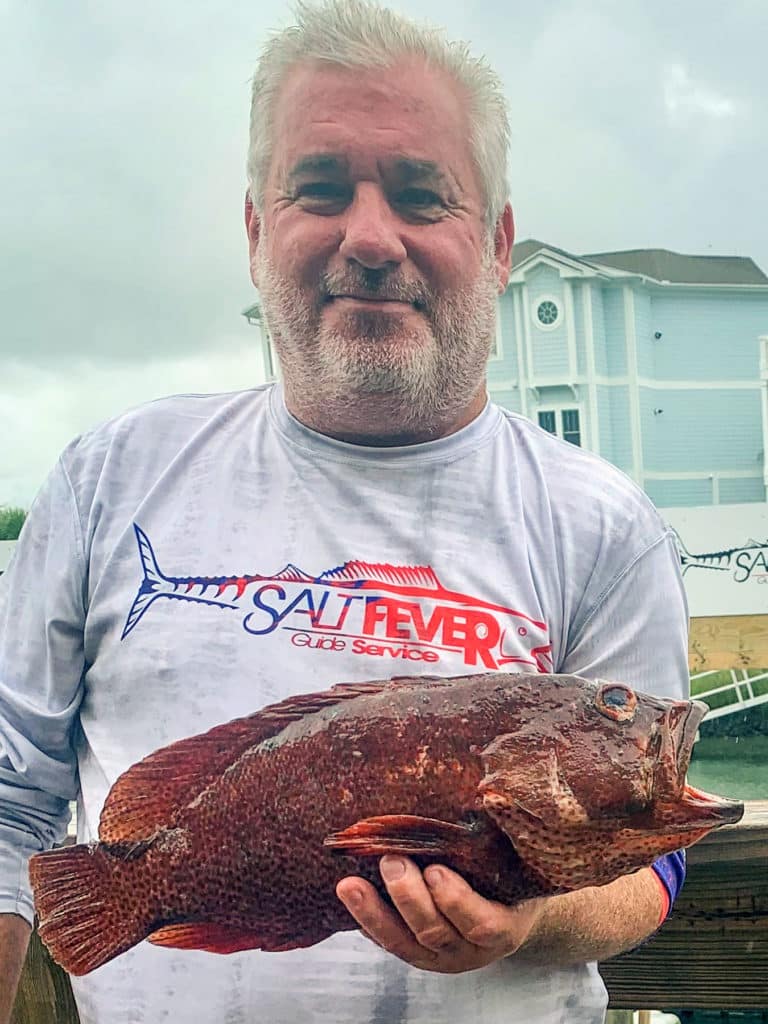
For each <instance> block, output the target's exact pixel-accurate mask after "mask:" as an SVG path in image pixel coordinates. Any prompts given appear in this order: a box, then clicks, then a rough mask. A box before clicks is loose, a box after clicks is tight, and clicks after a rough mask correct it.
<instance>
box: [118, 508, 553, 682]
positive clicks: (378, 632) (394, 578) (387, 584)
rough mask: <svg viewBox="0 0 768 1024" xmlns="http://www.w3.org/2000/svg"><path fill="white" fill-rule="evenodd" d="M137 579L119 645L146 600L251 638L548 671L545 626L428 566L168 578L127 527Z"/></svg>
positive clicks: (142, 539) (139, 535) (145, 540)
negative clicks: (191, 610)
mask: <svg viewBox="0 0 768 1024" xmlns="http://www.w3.org/2000/svg"><path fill="white" fill-rule="evenodd" d="M134 531H135V533H136V540H137V543H138V547H139V558H140V562H141V569H142V573H143V578H142V580H141V584H140V586H139V591H138V593H137V595H136V597H135V599H134V601H133V604H132V605H131V608H130V611H129V612H128V617H127V619H126V622H125V627H124V628H123V633H122V637H121V639H122V640H125V639H126V637H128V636H129V635H130V634H131V633H132V632H133V631H134V630H135V629H136V626H137V625H138V624H139V622H140V621H141V620H142V619H143V618H144V616H145V615H146V614H147V611H148V610H149V608H150V606H151V605H152V604H154V602H155V601H159V600H163V599H168V600H170V601H176V602H185V603H187V604H189V603H194V604H198V605H207V606H209V607H212V608H217V609H220V610H225V611H239V612H241V613H242V614H243V619H242V626H243V629H244V630H245V631H246V632H247V633H249V634H250V635H251V636H267V635H269V634H273V633H275V632H276V631H277V630H284V631H286V632H287V633H288V634H289V637H290V642H291V643H292V644H293V645H294V646H297V647H306V648H311V649H313V650H315V651H328V652H339V651H343V650H351V651H352V653H355V654H367V655H378V656H380V657H389V658H397V659H400V660H403V661H410V662H424V663H427V664H429V663H435V662H438V661H440V660H441V654H443V653H447V652H452V653H459V654H461V655H462V656H463V660H464V663H465V664H466V665H469V666H472V665H482V666H484V667H485V668H488V669H497V668H499V667H501V666H502V665H509V664H512V663H516V664H520V665H523V666H530V668H531V669H533V670H534V671H539V672H551V671H552V667H553V666H552V653H551V652H552V647H551V643H550V641H549V636H548V629H547V625H546V623H544V622H541V621H539V620H537V619H535V618H533V617H532V616H529V615H526V614H525V613H524V612H521V611H518V610H517V609H514V608H510V607H507V606H505V605H500V604H496V603H495V602H492V601H487V600H485V599H483V598H480V597H474V596H472V595H470V594H465V593H461V592H459V591H456V590H451V589H450V588H448V587H445V586H444V585H443V584H442V583H441V582H440V580H439V579H438V577H437V575H436V573H435V571H434V570H433V569H432V568H431V567H429V566H397V565H390V564H385V563H370V562H362V561H347V562H344V563H343V564H342V565H338V566H336V567H335V568H333V569H328V570H326V571H324V572H321V573H319V574H317V575H315V574H312V573H307V572H304V571H303V570H302V569H300V568H298V567H297V566H295V565H292V564H290V563H289V564H288V565H286V566H285V567H284V568H283V569H281V570H280V571H279V572H276V573H272V574H268V575H265V574H261V573H240V574H235V575H231V576H169V575H168V574H166V573H164V572H163V571H162V570H161V569H160V566H159V564H158V561H157V558H156V556H155V552H154V550H153V548H152V544H151V543H150V540H149V537H148V536H147V535H146V533H145V532H144V531H143V530H142V529H141V527H139V526H138V525H137V524H135V523H134Z"/></svg>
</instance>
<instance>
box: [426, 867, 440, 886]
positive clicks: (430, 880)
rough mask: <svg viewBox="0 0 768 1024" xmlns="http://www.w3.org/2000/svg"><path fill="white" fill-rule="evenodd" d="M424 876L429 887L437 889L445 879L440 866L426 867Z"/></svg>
mask: <svg viewBox="0 0 768 1024" xmlns="http://www.w3.org/2000/svg"><path fill="white" fill-rule="evenodd" d="M424 878H425V880H426V883H427V885H428V886H429V887H430V889H437V888H438V887H439V886H441V885H442V884H443V882H444V881H445V875H444V874H443V872H442V871H441V870H440V868H427V870H426V871H425V872H424Z"/></svg>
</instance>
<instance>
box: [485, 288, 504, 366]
mask: <svg viewBox="0 0 768 1024" xmlns="http://www.w3.org/2000/svg"><path fill="white" fill-rule="evenodd" d="M503 358H504V347H503V344H502V333H501V299H500V297H499V296H497V297H496V337H495V340H494V343H493V348H492V349H491V354H490V355H489V356H488V362H489V363H496V362H499V360H501V359H503Z"/></svg>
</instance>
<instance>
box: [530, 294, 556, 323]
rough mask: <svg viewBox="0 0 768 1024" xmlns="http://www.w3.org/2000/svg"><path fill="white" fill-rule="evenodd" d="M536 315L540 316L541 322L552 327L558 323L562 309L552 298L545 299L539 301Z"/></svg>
mask: <svg viewBox="0 0 768 1024" xmlns="http://www.w3.org/2000/svg"><path fill="white" fill-rule="evenodd" d="M536 316H537V317H538V320H539V323H541V324H544V326H545V327H551V326H552V324H554V323H557V319H558V317H559V316H560V310H559V309H558V308H557V305H556V304H555V303H554V302H552V300H551V299H545V300H544V301H543V302H540V303H539V305H538V308H537V310H536Z"/></svg>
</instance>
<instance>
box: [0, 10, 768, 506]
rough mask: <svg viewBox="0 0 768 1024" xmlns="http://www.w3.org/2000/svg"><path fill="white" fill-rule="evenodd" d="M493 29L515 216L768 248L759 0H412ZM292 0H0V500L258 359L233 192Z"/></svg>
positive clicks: (554, 226)
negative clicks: (126, 423)
mask: <svg viewBox="0 0 768 1024" xmlns="http://www.w3.org/2000/svg"><path fill="white" fill-rule="evenodd" d="M392 6H393V7H395V8H396V9H398V10H400V11H402V12H403V13H405V14H407V15H409V16H411V17H414V18H416V19H420V20H428V21H431V22H433V23H436V24H438V25H441V26H443V27H444V28H445V29H446V30H447V32H448V34H449V35H450V36H452V37H454V38H456V37H458V38H462V39H465V40H467V41H468V42H469V43H470V45H471V46H472V48H473V50H475V51H476V52H480V53H484V54H485V55H486V56H487V57H488V59H489V60H490V61H491V63H492V64H493V66H494V67H495V68H496V70H497V71H498V72H499V74H500V75H501V77H502V80H503V82H504V87H505V91H506V95H507V98H508V101H509V107H510V119H511V124H512V146H511V151H510V190H511V198H512V202H513V206H514V208H515V213H516V222H517V232H518V239H520V240H522V239H524V238H530V237H534V238H538V239H541V240H545V241H548V242H550V243H551V244H553V245H556V246H558V247H559V248H563V249H566V250H569V251H571V252H574V253H579V252H584V253H586V252H599V251H606V250H612V249H633V248H643V247H648V248H651V247H653V248H657V247H661V248H668V249H673V250H675V251H678V252H687V253H701V254H704V255H707V254H709V255H740V256H751V257H752V258H753V259H754V260H755V261H756V262H757V263H758V264H759V265H760V266H761V267H762V268H763V270H765V271H766V272H768V230H767V229H768V188H767V187H766V179H767V178H768V89H766V84H765V71H764V64H765V39H766V38H768V2H766V0H732V2H731V3H729V4H723V3H722V2H721V0H676V2H675V3H674V4H671V3H669V2H668V0H541V2H539V3H531V2H529V3H527V4H522V3H520V2H518V0H512V2H510V0H475V2H465V3H458V2H454V0H398V2H397V3H393V4H392ZM290 20H291V7H290V4H288V3H285V2H283V0H227V2H225V3H221V0H131V3H125V2H124V0H0V97H2V99H1V100H0V104H2V115H1V121H2V126H3V130H2V132H0V196H2V200H0V269H1V270H2V273H0V310H2V322H1V323H0V505H4V504H20V505H23V506H24V507H27V506H28V505H29V503H30V502H31V500H32V499H33V497H34V494H35V492H36V491H37V489H38V488H39V486H40V485H41V483H42V482H43V480H44V478H45V475H46V474H47V472H48V471H49V469H50V468H51V466H52V465H53V464H54V462H55V461H56V459H57V457H58V455H59V452H60V451H61V449H62V448H63V447H64V446H65V445H66V444H67V443H68V442H69V440H70V439H71V438H73V437H74V436H76V435H77V434H79V433H81V432H82V431H84V430H87V429H89V428H90V427H92V426H94V425H95V424H96V423H98V422H100V421H102V420H104V419H107V418H109V417H112V416H115V415H118V414H119V413H120V412H121V411H123V410H124V409H126V408H129V407H131V406H133V405H137V404H139V403H140V402H143V401H146V400H148V399H151V398H155V397H159V396H161V395H164V394H172V393H179V392H190V391H193V392H198V391H206V392H207V391H221V390H230V389H233V388H240V387H249V386H251V385H253V384H257V383H260V382H261V381H262V380H263V368H262V360H261V353H260V349H259V341H258V339H259V332H258V329H257V328H255V327H251V326H249V325H248V324H247V322H246V320H245V318H244V317H243V316H242V311H243V309H244V308H246V307H247V305H248V304H249V303H250V302H252V301H253V299H254V291H253V286H252V284H251V282H250V278H249V275H248V262H247V248H246V239H245V232H244V228H243V217H242V201H243V194H244V190H245V156H246V146H247V123H248V108H249V79H250V76H251V74H252V73H253V67H254V65H255V61H256V58H257V55H258V52H259V48H260V46H261V45H262V44H263V43H264V41H265V40H266V39H267V38H268V34H269V32H271V31H273V30H275V29H278V28H280V27H282V26H284V25H286V24H288V23H290Z"/></svg>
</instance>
